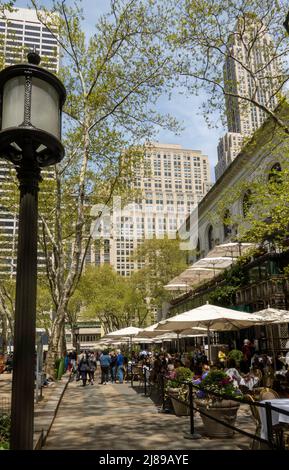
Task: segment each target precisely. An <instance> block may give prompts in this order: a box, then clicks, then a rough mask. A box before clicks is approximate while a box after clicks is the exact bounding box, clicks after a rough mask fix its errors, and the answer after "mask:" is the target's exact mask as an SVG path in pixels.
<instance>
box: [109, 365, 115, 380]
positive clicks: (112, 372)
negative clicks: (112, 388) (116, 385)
mask: <svg viewBox="0 0 289 470" xmlns="http://www.w3.org/2000/svg"><path fill="white" fill-rule="evenodd" d="M115 373H116V366H112V367H111V368H110V376H111V381H112V382H115Z"/></svg>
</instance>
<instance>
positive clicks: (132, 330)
mask: <svg viewBox="0 0 289 470" xmlns="http://www.w3.org/2000/svg"><path fill="white" fill-rule="evenodd" d="M139 331H141V328H137V327H135V326H127V327H126V328H121V329H120V330H116V331H111V332H110V333H107V334H106V335H105V338H109V339H122V340H123V339H124V340H125V339H127V340H128V341H129V347H130V349H131V340H132V338H133V337H134V336H136V335H137V334H138V333H139Z"/></svg>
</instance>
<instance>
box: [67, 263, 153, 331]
mask: <svg viewBox="0 0 289 470" xmlns="http://www.w3.org/2000/svg"><path fill="white" fill-rule="evenodd" d="M72 305H74V310H73V311H74V312H75V313H76V315H75V317H74V322H75V323H76V322H77V318H78V317H79V313H80V311H81V314H82V316H84V317H86V318H98V319H99V320H100V322H101V324H102V326H103V328H104V330H105V332H106V333H108V332H109V331H112V330H118V329H120V328H122V327H126V326H128V325H130V324H132V323H133V324H135V325H136V326H138V327H141V326H143V325H144V323H145V321H146V316H147V312H148V310H147V307H146V304H145V301H144V299H143V297H142V295H141V292H140V291H138V289H137V287H136V286H135V285H134V283H133V282H132V280H131V278H125V277H122V276H120V275H119V274H117V272H116V271H115V270H114V269H113V268H112V267H111V266H110V265H108V264H104V265H103V266H99V267H93V266H90V267H88V268H87V269H86V270H85V272H84V273H83V275H82V277H81V280H80V282H79V284H78V287H77V289H76V291H75V293H74V295H73V296H72V298H71V299H70V302H69V305H68V312H71V310H72ZM75 306H76V308H75Z"/></svg>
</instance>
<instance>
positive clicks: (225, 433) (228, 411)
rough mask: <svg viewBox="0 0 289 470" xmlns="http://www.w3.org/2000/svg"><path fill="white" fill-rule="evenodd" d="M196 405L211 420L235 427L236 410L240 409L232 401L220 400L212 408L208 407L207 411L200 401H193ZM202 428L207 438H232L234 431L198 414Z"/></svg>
mask: <svg viewBox="0 0 289 470" xmlns="http://www.w3.org/2000/svg"><path fill="white" fill-rule="evenodd" d="M195 403H196V405H198V408H199V410H200V411H203V412H204V413H206V414H207V415H209V416H212V417H213V418H217V419H220V420H222V421H224V422H226V423H227V424H230V425H231V426H234V425H235V422H236V418H237V413H238V409H239V407H240V405H239V403H236V402H235V401H233V400H221V401H217V402H215V403H214V405H213V406H210V407H209V408H208V409H207V408H206V405H205V404H204V403H203V402H202V401H201V400H196V401H195ZM200 415H201V418H202V421H203V424H204V427H205V433H206V435H207V436H209V437H233V434H234V430H233V429H230V428H227V427H226V426H224V425H223V424H220V423H218V422H217V421H215V420H213V419H210V418H209V417H207V416H205V415H203V414H202V413H200Z"/></svg>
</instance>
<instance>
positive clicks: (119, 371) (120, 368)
mask: <svg viewBox="0 0 289 470" xmlns="http://www.w3.org/2000/svg"><path fill="white" fill-rule="evenodd" d="M123 374H124V357H123V355H122V353H121V351H119V352H118V354H117V358H116V378H117V380H118V383H120V384H122V383H123Z"/></svg>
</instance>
